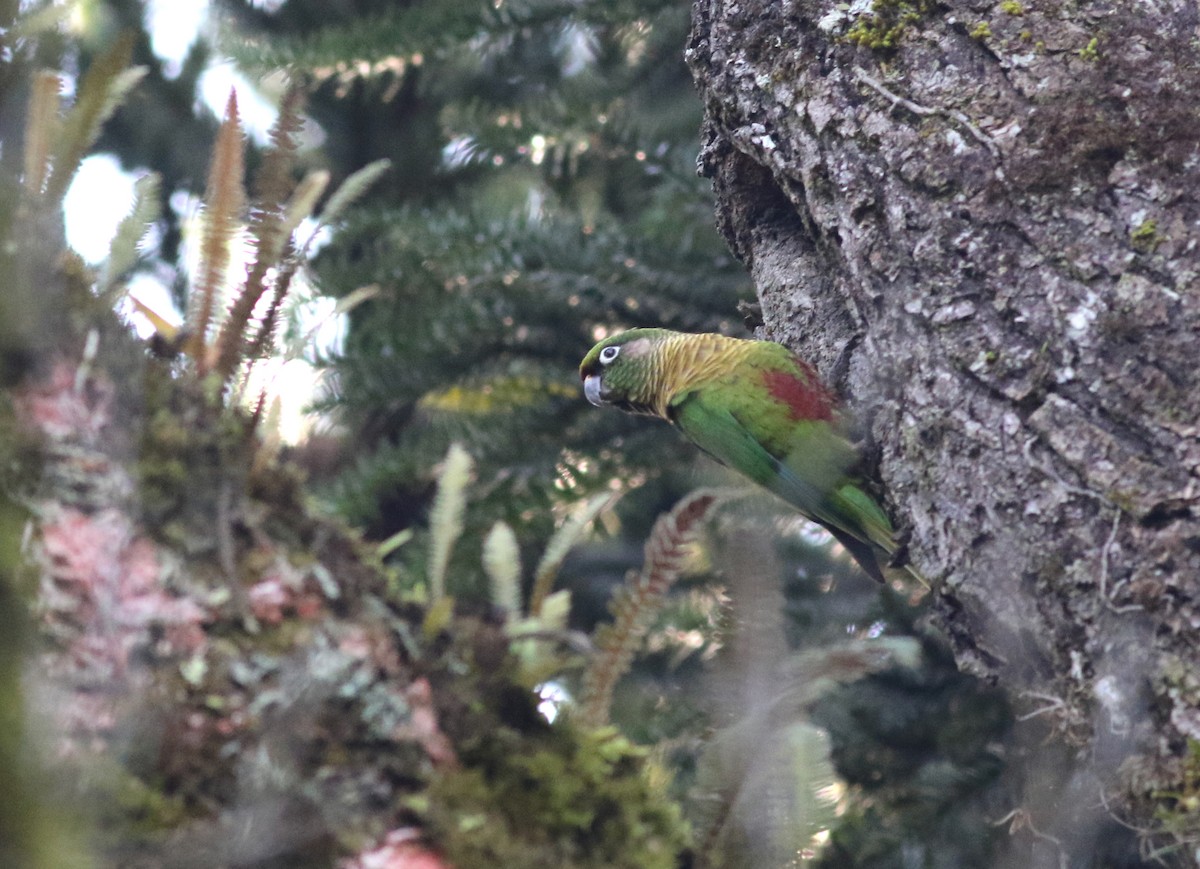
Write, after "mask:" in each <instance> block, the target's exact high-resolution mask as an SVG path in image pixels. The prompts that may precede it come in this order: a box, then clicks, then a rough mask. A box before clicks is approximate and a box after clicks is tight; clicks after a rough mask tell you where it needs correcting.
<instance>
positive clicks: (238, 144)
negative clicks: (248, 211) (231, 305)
mask: <svg viewBox="0 0 1200 869" xmlns="http://www.w3.org/2000/svg"><path fill="white" fill-rule="evenodd" d="M244 151H245V141H244V138H243V135H242V125H241V122H240V121H239V120H238V107H237V94H236V92H233V91H231V92H230V94H229V102H228V103H227V104H226V107H225V120H224V121H222V122H221V127H220V129H219V130H218V131H217V140H216V142H215V143H214V145H213V159H212V166H211V167H210V168H209V172H208V187H207V188H206V190H205V193H204V233H203V236H202V238H201V242H200V273H199V277H198V279H197V281H196V283H195V285H194V286H193V287H192V304H191V307H190V310H189V312H188V319H187V332H188V335H189V336H190V337H189V339H188V343H187V345H186V346H185V347H184V351H185V352H186V353H188V355H190V356H191V357H192V358H193V359H195V360H196V366H197V369H198V371H199V373H200V374H205V373H207V372H208V370H209V369H210V367H211V363H212V362H213V361H214V360H211V359H208V358H206V356H207V350H208V348H207V343H206V341H205V336H206V335H207V333H208V328H209V326H210V324H211V323H212V318H213V309H214V308H215V307H216V297H217V294H218V293H219V292H220V289H221V284H222V282H223V281H224V279H225V274H226V272H227V271H228V269H229V261H230V252H229V242H230V240H231V239H232V238H233V236H234V233H236V232H237V231H238V227H239V223H240V220H241V215H242V207H243V204H244V203H245V201H246V191H245V187H244V185H243V180H242V175H243V172H244Z"/></svg>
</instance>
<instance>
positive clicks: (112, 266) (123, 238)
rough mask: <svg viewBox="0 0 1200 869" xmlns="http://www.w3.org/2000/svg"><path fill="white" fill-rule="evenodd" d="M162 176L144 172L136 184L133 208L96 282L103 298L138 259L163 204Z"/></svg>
mask: <svg viewBox="0 0 1200 869" xmlns="http://www.w3.org/2000/svg"><path fill="white" fill-rule="evenodd" d="M160 182H161V179H160V178H159V176H158V174H157V173H155V172H151V173H149V174H148V175H143V176H142V177H141V178H139V179H138V180H137V182H136V183H135V184H134V185H133V208H132V209H130V211H129V214H128V215H127V216H126V217H125V219H124V220H122V221H121V223H120V225H119V226H118V227H117V231H116V233H115V234H114V235H113V239H112V242H111V243H110V244H109V246H108V258H107V259H106V260H105V261H104V266H103V268H102V269H101V272H100V279H99V280H98V281H97V282H96V292H97V294H98V295H100V296H101V297H103V296H104V295H105V294H106V293H108V292H110V291H111V290H112V289H113V288H114V287H115V286H117V282H118V281H120V280H121V278H123V277H124V276H125V274H126V273H127V272H128V271H129V270H130V269H131V268H133V267H134V266H135V265H136V264H137V261H138V244H139V243H140V242H141V240H142V238H143V237H144V236H145V235H146V230H147V229H149V228H150V224H152V223H154V221H156V220H158V217H159V213H160V211H161V206H160V203H159V186H160Z"/></svg>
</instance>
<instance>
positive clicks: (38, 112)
mask: <svg viewBox="0 0 1200 869" xmlns="http://www.w3.org/2000/svg"><path fill="white" fill-rule="evenodd" d="M61 93H62V79H61V78H59V76H58V73H55V72H39V73H38V74H37V75H36V76H35V77H34V79H33V85H32V88H31V93H30V96H29V115H28V116H27V117H26V118H25V192H26V194H28V195H30V196H36V195H38V194H40V193H41V192H42V188H43V187H44V186H45V183H46V176H47V175H48V174H49V172H50V148H51V143H53V142H55V141H57V139H58V135H59V127H60V125H61V123H62V121H61V118H60V115H59V113H60V111H61V110H62V101H61V99H60V95H61Z"/></svg>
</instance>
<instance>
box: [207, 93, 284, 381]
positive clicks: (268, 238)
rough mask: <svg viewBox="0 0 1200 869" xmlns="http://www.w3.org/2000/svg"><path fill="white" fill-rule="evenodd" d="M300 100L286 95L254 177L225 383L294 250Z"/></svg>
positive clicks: (223, 364)
mask: <svg viewBox="0 0 1200 869" xmlns="http://www.w3.org/2000/svg"><path fill="white" fill-rule="evenodd" d="M300 100H301V94H300V91H299V90H298V89H296V88H292V89H290V90H289V91H288V92H287V94H286V95H285V96H284V98H283V103H282V104H281V106H280V109H279V117H278V118H276V120H275V124H274V125H273V126H272V128H271V136H270V137H271V147H270V148H269V149H267V152H266V154H265V155H264V156H263V162H262V166H261V167H260V169H259V171H258V173H257V174H256V176H255V180H254V196H255V203H254V206H253V208H252V209H251V212H250V226H249V229H250V240H251V247H252V249H253V251H254V261H253V262H252V263H251V265H250V269H249V273H248V274H247V275H246V282H245V284H244V285H243V286H242V287H241V290H240V292H238V293H237V295H236V297H235V298H234V300H233V302H232V303H231V304H230V306H229V311H228V313H227V314H226V316H225V319H224V321H223V322H222V324H221V330H220V332H219V334H218V335H217V339H216V342H215V349H216V362H215V364H214V368H215V370H216V372H217V373H218V374H219V375H220V376H221V377H222V378H223V379H227V378H228V377H229V376H230V375H231V374H232V373H233V371H234V369H235V368H237V366H238V364H239V363H240V362H242V361H244V360H245V359H246V357H247V353H246V352H245V350H246V348H247V346H248V345H249V343H250V342H249V335H248V332H249V328H250V319H251V317H253V315H254V309H255V307H256V306H257V305H258V302H259V300H260V299H261V298H262V296H263V293H265V292H266V289H267V283H266V280H267V272H268V271H269V270H270V269H271V268H272V267H276V266H278V265H279V262H280V259H281V258H282V256H283V253H284V250H285V249H286V248H287V247H288V246H289V239H290V236H291V230H290V229H288V228H286V226H285V222H284V209H285V203H286V201H287V199H288V197H289V196H290V195H291V193H292V190H293V187H294V184H293V182H292V169H293V167H294V166H295V156H296V133H297V132H298V131H299V129H300V125H301V119H300ZM276 287H277V288H278V284H277V285H276ZM279 301H282V298H280V300H279Z"/></svg>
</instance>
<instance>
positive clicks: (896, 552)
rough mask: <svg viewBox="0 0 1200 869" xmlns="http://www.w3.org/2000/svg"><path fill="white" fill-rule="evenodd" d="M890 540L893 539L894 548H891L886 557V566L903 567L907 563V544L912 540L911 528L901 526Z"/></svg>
mask: <svg viewBox="0 0 1200 869" xmlns="http://www.w3.org/2000/svg"><path fill="white" fill-rule="evenodd" d="M892 540H893V541H895V544H896V548H895V549H893V550H892V552H891V555H890V556H889V557H888V563H887V566H888V567H905V566H906V565H907V564H908V561H909V559H908V544H909V541H911V540H912V529H911V528H901V529H900V530H899V531H897V532H896V533H895V534H894V535H892Z"/></svg>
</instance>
